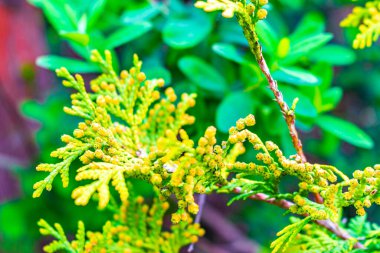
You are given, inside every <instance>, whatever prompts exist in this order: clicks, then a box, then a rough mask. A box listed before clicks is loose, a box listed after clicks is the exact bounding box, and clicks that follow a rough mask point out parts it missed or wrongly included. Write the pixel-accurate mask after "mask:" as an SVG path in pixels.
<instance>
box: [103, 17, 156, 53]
mask: <svg viewBox="0 0 380 253" xmlns="http://www.w3.org/2000/svg"><path fill="white" fill-rule="evenodd" d="M152 27H153V26H152V24H151V23H149V22H143V23H135V24H128V26H127V27H123V28H121V29H119V30H117V31H116V32H114V33H113V34H111V35H110V36H109V37H108V38H107V39H106V42H105V48H108V49H112V48H115V47H118V46H121V45H123V44H125V43H127V42H130V41H132V40H134V39H136V38H138V37H140V36H141V35H143V34H145V33H146V32H148V31H149V30H151V29H152Z"/></svg>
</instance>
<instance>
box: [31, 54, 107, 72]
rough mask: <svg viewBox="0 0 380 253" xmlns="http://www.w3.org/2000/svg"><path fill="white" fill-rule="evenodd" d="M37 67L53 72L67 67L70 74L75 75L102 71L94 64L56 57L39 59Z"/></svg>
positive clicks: (47, 56) (48, 56)
mask: <svg viewBox="0 0 380 253" xmlns="http://www.w3.org/2000/svg"><path fill="white" fill-rule="evenodd" d="M37 65H38V66H40V67H42V68H46V69H50V70H53V71H54V70H56V69H57V68H60V67H66V68H67V69H68V70H69V71H70V72H74V73H97V72H99V71H100V69H99V67H98V66H96V65H94V64H92V63H88V62H84V61H80V60H77V59H71V58H65V57H60V56H55V55H45V56H41V57H39V58H38V59H37Z"/></svg>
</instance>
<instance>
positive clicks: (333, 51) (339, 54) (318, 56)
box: [309, 45, 356, 65]
mask: <svg viewBox="0 0 380 253" xmlns="http://www.w3.org/2000/svg"><path fill="white" fill-rule="evenodd" d="M309 58H310V59H311V60H313V61H319V62H326V63H330V64H332V65H349V64H352V63H353V62H355V60H356V55H355V52H354V51H353V50H352V49H349V48H345V47H342V46H339V45H327V46H325V47H322V48H320V49H317V50H316V51H314V52H313V53H311V55H309Z"/></svg>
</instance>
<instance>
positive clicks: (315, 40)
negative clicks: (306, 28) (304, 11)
mask: <svg viewBox="0 0 380 253" xmlns="http://www.w3.org/2000/svg"><path fill="white" fill-rule="evenodd" d="M332 38H333V36H332V34H329V33H321V34H317V35H313V36H309V37H307V38H305V39H303V40H301V41H298V42H294V41H292V43H291V47H290V52H289V56H288V57H290V58H297V57H301V56H306V55H308V54H310V53H311V52H312V51H313V50H316V49H318V48H320V47H322V46H324V45H325V44H326V43H328V42H329V41H330V40H331V39H332ZM288 57H287V58H288Z"/></svg>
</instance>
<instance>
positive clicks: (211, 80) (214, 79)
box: [178, 56, 227, 95]
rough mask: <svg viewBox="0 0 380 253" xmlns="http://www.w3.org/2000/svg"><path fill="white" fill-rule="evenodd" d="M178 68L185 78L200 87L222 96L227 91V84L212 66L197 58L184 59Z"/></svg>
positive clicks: (187, 57) (180, 61)
mask: <svg viewBox="0 0 380 253" xmlns="http://www.w3.org/2000/svg"><path fill="white" fill-rule="evenodd" d="M178 66H179V68H180V70H181V71H182V72H183V73H184V74H185V76H186V77H187V78H188V79H190V80H191V81H192V82H194V83H195V84H197V85H198V86H199V87H201V88H203V89H205V90H207V91H211V92H215V93H217V94H216V95H218V94H219V95H222V94H223V93H225V92H226V90H227V83H226V81H225V80H224V78H223V76H221V75H220V74H219V73H218V72H217V71H216V70H215V69H214V68H213V67H212V66H211V65H209V64H208V63H206V62H205V61H203V60H202V59H200V58H198V57H195V56H185V57H182V58H181V59H180V60H179V62H178Z"/></svg>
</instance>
